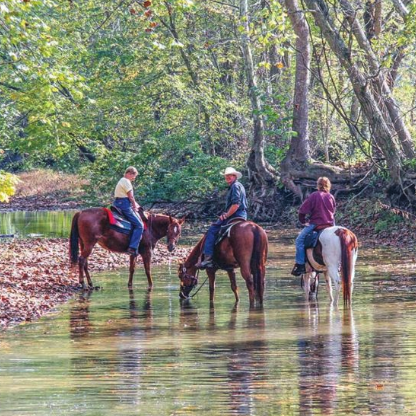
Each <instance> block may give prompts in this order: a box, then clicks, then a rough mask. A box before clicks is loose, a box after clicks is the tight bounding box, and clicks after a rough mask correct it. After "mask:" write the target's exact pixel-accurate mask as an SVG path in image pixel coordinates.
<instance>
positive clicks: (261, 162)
mask: <svg viewBox="0 0 416 416" xmlns="http://www.w3.org/2000/svg"><path fill="white" fill-rule="evenodd" d="M240 16H241V24H242V26H243V27H244V30H243V31H242V33H241V47H242V51H243V57H244V64H245V69H246V77H247V83H248V95H249V98H250V103H251V109H252V121H253V141H252V145H251V152H250V155H249V157H248V160H247V167H248V170H249V176H250V182H251V184H250V190H249V193H250V204H251V210H252V212H253V213H254V217H255V218H257V219H268V218H273V216H274V215H273V213H267V210H265V208H266V207H267V206H269V207H270V206H273V203H272V201H273V200H274V198H275V195H276V186H275V185H276V180H277V176H276V171H275V170H274V168H273V167H272V166H271V165H270V164H269V163H268V162H267V161H266V159H265V156H264V120H263V116H262V105H261V101H260V97H259V91H258V86H257V77H256V70H255V66H254V61H253V55H252V52H251V45H250V27H249V24H250V16H249V12H248V0H241V1H240Z"/></svg>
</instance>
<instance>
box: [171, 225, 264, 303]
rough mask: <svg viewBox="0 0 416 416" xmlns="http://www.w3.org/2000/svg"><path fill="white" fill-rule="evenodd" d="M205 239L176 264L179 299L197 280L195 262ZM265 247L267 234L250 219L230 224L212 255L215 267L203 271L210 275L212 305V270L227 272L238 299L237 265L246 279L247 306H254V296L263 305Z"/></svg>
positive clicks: (213, 278) (197, 261)
mask: <svg viewBox="0 0 416 416" xmlns="http://www.w3.org/2000/svg"><path fill="white" fill-rule="evenodd" d="M204 242H205V237H203V238H202V239H201V240H200V241H199V242H198V244H197V245H196V246H195V247H194V248H193V249H192V251H191V253H190V254H189V255H188V257H187V258H186V260H185V261H184V263H182V264H180V265H179V271H178V275H179V279H180V281H181V287H180V294H179V296H180V297H181V298H182V299H186V298H188V297H189V294H190V293H191V290H192V289H193V288H194V287H195V285H197V283H198V276H197V270H198V268H197V264H198V263H199V261H200V258H201V255H202V254H201V253H202V249H203V244H204ZM267 249H268V241H267V235H266V232H265V231H264V230H263V228H261V227H260V226H259V225H257V224H254V223H253V222H251V221H242V222H238V223H236V224H235V225H233V226H232V228H231V230H230V233H229V236H228V237H226V238H224V239H223V240H222V241H221V242H220V243H219V244H217V245H216V246H215V251H214V257H213V260H214V262H215V267H213V268H208V269H207V270H206V272H207V275H208V278H209V299H210V302H211V304H212V303H213V302H214V292H215V273H216V271H217V270H218V269H224V270H226V271H227V273H228V277H229V278H230V283H231V289H232V291H233V292H234V295H235V300H236V302H238V301H239V296H238V287H237V283H236V279H235V272H234V269H235V268H237V267H240V272H241V275H242V276H243V278H244V280H245V281H246V286H247V289H248V294H249V299H250V307H253V306H254V300H255V298H257V301H258V303H259V304H260V305H262V304H263V293H264V283H265V274H266V267H265V263H266V260H267Z"/></svg>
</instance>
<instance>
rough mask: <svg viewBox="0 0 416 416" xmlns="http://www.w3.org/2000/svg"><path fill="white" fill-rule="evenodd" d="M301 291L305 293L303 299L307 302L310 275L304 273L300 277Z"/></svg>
mask: <svg viewBox="0 0 416 416" xmlns="http://www.w3.org/2000/svg"><path fill="white" fill-rule="evenodd" d="M302 279H303V290H304V292H305V299H306V300H307V301H308V300H309V292H310V290H311V273H305V274H303V275H302Z"/></svg>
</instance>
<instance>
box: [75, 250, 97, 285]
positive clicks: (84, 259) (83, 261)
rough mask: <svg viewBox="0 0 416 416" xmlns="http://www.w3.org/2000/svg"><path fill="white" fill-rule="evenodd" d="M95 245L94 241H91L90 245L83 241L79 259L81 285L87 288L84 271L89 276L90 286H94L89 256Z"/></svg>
mask: <svg viewBox="0 0 416 416" xmlns="http://www.w3.org/2000/svg"><path fill="white" fill-rule="evenodd" d="M94 245H95V242H94V243H89V244H88V245H86V243H84V242H81V255H80V256H79V260H78V270H79V279H78V280H79V285H80V286H81V287H82V288H83V289H85V283H84V271H85V274H86V276H87V280H88V286H89V287H90V288H92V287H93V286H92V281H91V276H90V274H89V272H88V257H89V255H90V254H91V252H92V249H93V247H94Z"/></svg>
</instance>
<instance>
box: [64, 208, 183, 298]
mask: <svg viewBox="0 0 416 416" xmlns="http://www.w3.org/2000/svg"><path fill="white" fill-rule="evenodd" d="M184 221H185V218H182V219H180V220H178V219H175V218H173V217H170V216H168V215H161V214H156V215H153V214H151V215H149V216H148V219H147V221H146V225H147V227H146V226H145V231H144V233H143V237H142V240H141V241H140V245H139V254H140V255H141V257H142V259H143V265H144V269H145V271H146V276H147V281H148V284H149V286H148V288H149V290H151V289H152V287H153V280H152V276H151V274H150V262H151V259H152V251H153V249H154V248H155V245H156V243H157V242H158V241H159V240H160V239H161V238H162V237H165V236H167V246H168V250H169V251H170V252H172V251H173V250H174V249H175V246H176V243H177V241H178V240H179V237H180V235H181V226H182V224H183V223H184ZM69 240H70V257H71V263H72V265H76V264H77V263H78V268H79V284H80V286H81V287H83V288H85V283H84V272H85V275H86V277H87V280H88V286H89V288H92V287H93V285H92V281H91V276H90V274H89V272H88V256H89V255H90V254H91V251H92V249H93V247H94V246H95V244H97V243H98V244H99V245H100V246H101V247H103V248H105V249H107V250H110V251H114V252H116V253H125V252H126V250H127V248H128V243H129V236H128V235H126V234H122V233H120V232H117V231H115V230H113V229H112V228H110V220H109V212H108V210H107V209H106V208H90V209H85V210H83V211H81V212H77V213H76V214H75V215H74V218H73V219H72V227H71V235H70V237H69ZM79 246H81V256H79V255H78V251H79ZM135 265H136V257H135V256H130V275H129V283H128V287H129V288H131V287H132V286H133V274H134V268H135Z"/></svg>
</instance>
